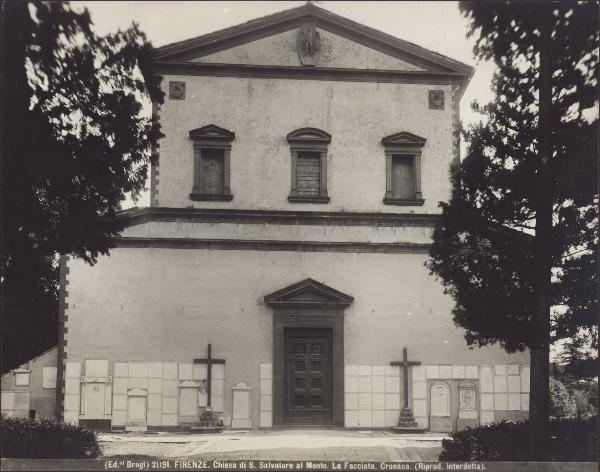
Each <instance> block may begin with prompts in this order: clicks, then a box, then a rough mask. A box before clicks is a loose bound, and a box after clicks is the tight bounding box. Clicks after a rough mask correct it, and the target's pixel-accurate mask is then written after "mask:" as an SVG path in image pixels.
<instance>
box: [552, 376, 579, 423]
mask: <svg viewBox="0 0 600 472" xmlns="http://www.w3.org/2000/svg"><path fill="white" fill-rule="evenodd" d="M575 409H576V405H575V399H574V398H573V397H572V396H571V395H570V394H569V392H568V391H567V388H566V387H565V386H564V384H563V383H562V382H561V381H560V380H558V379H557V378H555V377H550V414H551V415H552V416H554V417H555V418H558V419H560V418H570V417H573V416H574V415H575Z"/></svg>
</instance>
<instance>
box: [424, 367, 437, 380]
mask: <svg viewBox="0 0 600 472" xmlns="http://www.w3.org/2000/svg"><path fill="white" fill-rule="evenodd" d="M426 372H427V378H428V379H439V378H440V367H439V366H437V365H428V366H427V370H426Z"/></svg>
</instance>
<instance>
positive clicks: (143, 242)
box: [114, 237, 430, 254]
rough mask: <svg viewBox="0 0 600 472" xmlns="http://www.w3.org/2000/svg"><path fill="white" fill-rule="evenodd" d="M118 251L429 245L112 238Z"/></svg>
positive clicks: (389, 250)
mask: <svg viewBox="0 0 600 472" xmlns="http://www.w3.org/2000/svg"><path fill="white" fill-rule="evenodd" d="M114 241H115V244H116V247H118V248H125V247H128V248H173V249H212V250H215V249H216V250H225V251H226V250H233V251H236V250H237V251H248V250H251V251H291V252H354V253H382V254H415V253H416V254H426V253H428V251H429V246H430V245H429V244H422V243H402V242H400V243H369V242H346V241H344V242H325V241H282V240H255V239H203V238H145V237H123V238H115V240H114Z"/></svg>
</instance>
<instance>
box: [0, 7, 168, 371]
mask: <svg viewBox="0 0 600 472" xmlns="http://www.w3.org/2000/svg"><path fill="white" fill-rule="evenodd" d="M2 23H3V24H2V31H3V38H2V39H3V53H4V58H3V59H4V64H3V68H4V70H3V72H4V77H3V105H4V108H3V117H2V118H3V119H2V123H3V124H4V127H3V149H2V153H3V161H2V175H3V177H4V178H3V182H2V205H3V211H2V215H3V221H2V226H3V238H2V251H1V259H0V270H1V274H2V315H3V316H2V328H3V329H2V371H3V372H4V371H6V370H8V369H10V368H12V367H14V366H16V365H18V364H19V363H21V362H24V361H26V360H28V359H29V358H31V357H32V356H33V355H35V354H37V353H39V352H41V351H43V350H44V349H45V348H48V347H50V346H52V345H53V344H54V343H56V337H57V336H56V333H57V287H58V269H57V255H58V254H71V255H73V256H75V257H80V258H82V259H84V260H85V261H87V262H88V263H90V264H93V263H95V261H96V258H97V256H98V255H99V254H107V253H108V252H109V249H110V247H111V245H112V238H113V237H114V236H116V235H117V234H118V233H119V231H120V230H121V229H122V227H121V224H120V223H119V222H118V220H117V219H116V218H115V216H116V213H117V212H118V211H119V209H120V203H121V202H122V201H123V200H124V199H125V196H126V195H127V194H131V195H133V196H136V195H137V194H139V192H140V191H141V190H142V189H143V188H144V184H145V180H146V173H147V171H146V168H147V164H148V162H149V159H150V156H151V150H152V148H153V147H154V146H155V145H156V144H157V142H158V139H159V138H160V136H161V133H160V129H159V125H158V124H157V123H156V122H155V121H154V120H152V119H151V117H150V116H149V113H147V112H145V110H144V108H143V107H144V104H146V103H149V102H156V103H159V104H160V103H162V101H163V94H162V92H161V90H160V87H159V83H160V82H159V79H156V78H154V77H153V76H152V74H151V71H150V63H151V58H152V47H151V45H150V43H149V42H148V41H147V40H146V37H145V35H144V34H143V33H142V32H141V31H140V30H139V28H138V26H137V25H136V24H133V25H132V26H131V27H130V28H128V29H127V30H125V31H119V32H117V33H115V34H110V35H107V36H105V37H99V36H97V35H96V34H95V33H94V32H93V29H92V26H93V25H92V21H91V19H90V16H89V13H88V12H87V10H86V11H83V12H77V11H74V10H72V9H71V8H70V6H69V5H68V4H67V3H59V2H44V3H43V2H40V1H32V2H24V1H17V0H14V1H8V2H4V3H3V15H2Z"/></svg>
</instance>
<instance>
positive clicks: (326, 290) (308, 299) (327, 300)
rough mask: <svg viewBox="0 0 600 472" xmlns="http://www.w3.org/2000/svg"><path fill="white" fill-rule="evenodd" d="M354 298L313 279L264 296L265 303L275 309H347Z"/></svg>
mask: <svg viewBox="0 0 600 472" xmlns="http://www.w3.org/2000/svg"><path fill="white" fill-rule="evenodd" d="M353 301H354V297H352V296H350V295H347V294H345V293H343V292H340V291H339V290H336V289H334V288H331V287H329V286H327V285H325V284H322V283H320V282H317V281H316V280H313V279H305V280H302V281H301V282H298V283H295V284H293V285H290V286H289V287H285V288H283V289H281V290H277V291H276V292H273V293H271V294H269V295H266V296H265V303H267V304H268V305H271V306H275V307H289V306H294V307H298V306H303V307H332V306H333V307H347V306H348V305H350V304H351V303H352V302H353Z"/></svg>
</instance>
